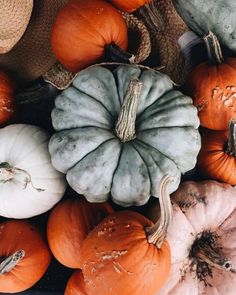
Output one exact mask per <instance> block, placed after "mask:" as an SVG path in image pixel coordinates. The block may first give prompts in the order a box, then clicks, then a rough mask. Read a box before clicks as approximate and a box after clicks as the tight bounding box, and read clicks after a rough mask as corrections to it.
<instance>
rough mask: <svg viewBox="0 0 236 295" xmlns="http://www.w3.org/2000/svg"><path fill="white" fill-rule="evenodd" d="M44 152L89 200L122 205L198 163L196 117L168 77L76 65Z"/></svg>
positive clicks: (137, 200) (134, 69)
mask: <svg viewBox="0 0 236 295" xmlns="http://www.w3.org/2000/svg"><path fill="white" fill-rule="evenodd" d="M52 122H53V126H54V129H55V130H56V131H57V132H56V133H55V134H54V135H53V137H52V138H51V140H50V144H49V151H50V154H51V158H52V163H53V165H54V167H55V168H56V169H58V170H59V171H61V172H63V173H66V175H67V181H68V183H69V184H70V186H71V187H72V188H73V189H74V190H75V191H77V192H78V193H80V194H83V195H84V196H85V197H86V198H87V199H88V200H89V201H90V202H103V201H105V200H107V199H108V198H109V196H111V198H112V199H113V201H114V202H115V203H117V204H120V205H122V206H131V205H143V204H145V203H146V202H147V201H148V199H149V197H150V196H151V195H152V196H156V197H158V192H159V188H160V183H161V180H162V179H163V177H164V176H166V175H168V176H170V177H172V178H173V181H172V182H171V184H170V186H169V192H170V193H171V192H173V191H175V190H176V189H177V188H178V185H179V182H180V177H181V173H185V172H186V171H188V170H191V169H192V168H193V167H194V166H195V164H196V157H197V154H198V152H199V149H200V136H199V133H198V130H197V128H198V126H199V119H198V116H197V110H196V108H195V107H194V106H193V104H192V99H191V98H190V97H187V96H185V95H183V94H182V93H180V92H179V91H177V90H174V89H173V83H172V81H171V80H170V79H169V77H168V76H166V75H164V74H161V73H158V72H156V71H154V70H151V69H150V70H149V69H145V70H141V69H140V67H138V66H131V65H124V66H119V67H118V68H116V69H115V70H110V69H107V68H105V67H101V66H92V67H90V68H87V69H85V70H83V71H81V72H80V73H79V74H78V76H77V77H76V78H75V80H74V81H73V84H72V85H71V87H69V88H67V89H66V90H64V91H63V92H62V93H61V94H60V95H59V96H58V97H57V98H56V101H55V108H54V110H53V112H52Z"/></svg>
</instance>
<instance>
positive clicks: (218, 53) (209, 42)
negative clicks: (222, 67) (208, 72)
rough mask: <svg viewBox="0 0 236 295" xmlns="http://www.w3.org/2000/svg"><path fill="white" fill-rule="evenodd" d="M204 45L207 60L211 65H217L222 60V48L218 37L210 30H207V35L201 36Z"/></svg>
mask: <svg viewBox="0 0 236 295" xmlns="http://www.w3.org/2000/svg"><path fill="white" fill-rule="evenodd" d="M203 40H204V42H205V44H206V47H207V54H208V58H209V62H210V64H212V65H219V64H221V63H223V62H224V58H223V54H222V50H221V47H220V43H219V41H218V38H217V37H216V35H215V34H213V33H212V32H209V33H208V35H207V36H205V37H204V38H203Z"/></svg>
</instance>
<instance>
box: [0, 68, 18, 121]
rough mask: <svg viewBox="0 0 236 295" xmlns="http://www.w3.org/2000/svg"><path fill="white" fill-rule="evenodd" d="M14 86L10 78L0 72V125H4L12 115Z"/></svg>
mask: <svg viewBox="0 0 236 295" xmlns="http://www.w3.org/2000/svg"><path fill="white" fill-rule="evenodd" d="M14 90H15V85H14V83H13V81H12V80H11V78H10V77H9V76H8V75H7V74H6V73H5V72H3V71H0V125H2V124H4V123H6V122H7V121H8V120H9V119H10V118H11V117H12V115H13V113H14V106H13V93H14Z"/></svg>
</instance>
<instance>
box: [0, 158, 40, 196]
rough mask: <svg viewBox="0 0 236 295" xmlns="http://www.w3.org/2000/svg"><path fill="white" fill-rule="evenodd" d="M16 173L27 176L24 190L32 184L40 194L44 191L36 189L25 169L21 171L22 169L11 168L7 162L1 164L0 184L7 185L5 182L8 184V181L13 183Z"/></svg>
mask: <svg viewBox="0 0 236 295" xmlns="http://www.w3.org/2000/svg"><path fill="white" fill-rule="evenodd" d="M16 172H20V173H21V174H23V175H25V178H24V183H23V188H24V189H25V188H26V187H27V185H28V184H29V183H30V184H31V186H32V188H34V189H35V190H36V191H38V192H42V191H44V189H41V188H36V187H35V186H34V185H33V183H32V179H31V175H30V174H29V172H27V171H25V170H23V169H20V168H16V167H11V166H10V165H9V164H8V163H6V162H4V163H1V164H0V182H3V183H5V182H8V181H12V180H13V179H14V177H15V175H16Z"/></svg>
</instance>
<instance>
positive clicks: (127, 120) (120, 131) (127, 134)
mask: <svg viewBox="0 0 236 295" xmlns="http://www.w3.org/2000/svg"><path fill="white" fill-rule="evenodd" d="M142 85H143V83H142V82H140V81H139V80H138V79H135V80H132V81H130V84H129V87H128V91H127V93H126V95H125V98H124V102H123V104H122V107H121V111H120V114H119V117H118V120H117V122H116V127H115V131H116V135H117V136H118V137H119V138H120V140H121V141H122V142H127V141H130V140H132V139H134V138H135V137H136V135H135V121H136V116H137V109H138V101H139V97H140V93H141V89H142Z"/></svg>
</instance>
